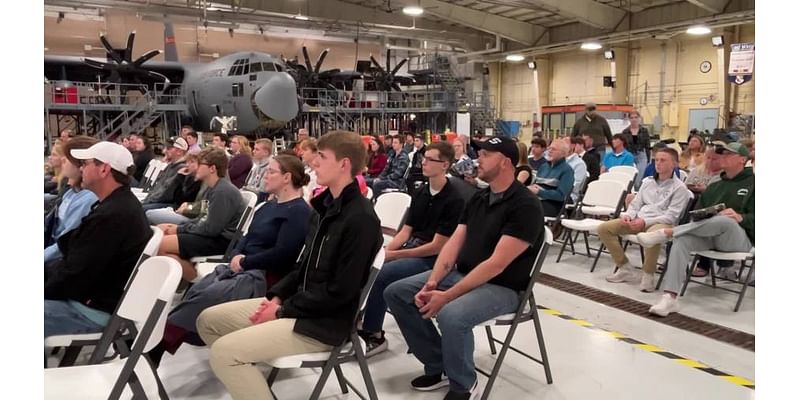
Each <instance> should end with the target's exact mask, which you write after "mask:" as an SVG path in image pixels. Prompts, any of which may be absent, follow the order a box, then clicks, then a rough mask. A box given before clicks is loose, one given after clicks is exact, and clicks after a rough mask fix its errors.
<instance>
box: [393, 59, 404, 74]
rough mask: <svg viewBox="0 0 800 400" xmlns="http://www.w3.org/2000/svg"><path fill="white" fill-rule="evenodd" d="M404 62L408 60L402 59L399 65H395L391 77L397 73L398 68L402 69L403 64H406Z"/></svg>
mask: <svg viewBox="0 0 800 400" xmlns="http://www.w3.org/2000/svg"><path fill="white" fill-rule="evenodd" d="M406 61H408V59H407V58H404V59H402V60H401V61H400V62H399V63H397V65H395V67H394V69H393V70H392V72H391V74H392V75H394V74H396V73H397V71H399V70H400V67H402V66H403V64H405V63H406Z"/></svg>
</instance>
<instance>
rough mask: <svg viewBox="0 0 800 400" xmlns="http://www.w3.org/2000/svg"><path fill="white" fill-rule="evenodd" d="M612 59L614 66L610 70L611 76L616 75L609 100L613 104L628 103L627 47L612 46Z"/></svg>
mask: <svg viewBox="0 0 800 400" xmlns="http://www.w3.org/2000/svg"><path fill="white" fill-rule="evenodd" d="M613 50H614V60H613V61H612V63H614V64H615V65H616V68H615V70H616V71H614V70H612V76H615V77H616V83H615V84H614V88H612V89H611V102H612V103H614V104H627V103H628V67H629V63H628V49H625V48H614V49H613Z"/></svg>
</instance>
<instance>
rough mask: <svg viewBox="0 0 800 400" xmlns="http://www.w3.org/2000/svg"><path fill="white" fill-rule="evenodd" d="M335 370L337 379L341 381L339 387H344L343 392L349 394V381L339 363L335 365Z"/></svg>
mask: <svg viewBox="0 0 800 400" xmlns="http://www.w3.org/2000/svg"><path fill="white" fill-rule="evenodd" d="M333 372H335V373H336V379H337V380H338V381H339V388H341V389H342V394H347V392H349V390H348V389H347V382H345V380H344V374H343V373H342V367H340V366H339V365H338V364H337V365H336V366H335V367H333Z"/></svg>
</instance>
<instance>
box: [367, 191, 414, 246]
mask: <svg viewBox="0 0 800 400" xmlns="http://www.w3.org/2000/svg"><path fill="white" fill-rule="evenodd" d="M410 205H411V196H409V195H407V194H405V193H401V192H390V193H384V194H382V195H380V196H379V197H378V199H377V200H376V201H375V213H376V214H378V219H380V220H381V228H382V229H383V233H384V236H394V235H396V234H397V232H398V231H399V230H400V228H401V227H402V226H401V224H402V223H403V219H404V218H405V213H406V210H407V209H408V207H409V206H410Z"/></svg>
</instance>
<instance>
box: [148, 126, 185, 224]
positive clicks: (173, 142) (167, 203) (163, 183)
mask: <svg viewBox="0 0 800 400" xmlns="http://www.w3.org/2000/svg"><path fill="white" fill-rule="evenodd" d="M187 151H189V144H188V143H187V142H186V139H184V138H182V137H178V138H172V139H170V140H168V141H167V150H166V155H165V156H164V162H166V163H167V164H168V165H167V167H166V168H164V170H163V171H161V173H160V174H158V178H156V181H155V182H153V188H152V189H151V190H150V192H149V193H148V194H147V197H145V198H144V200H142V208H144V210H145V211H148V210H155V209H159V208H164V207H171V206H174V205H176V204H175V203H176V200H175V193H176V192H177V190H178V189H179V188H180V187H181V185H183V179H177V178H178V171H180V169H181V168H183V167H184V166H186V161H185V160H184V156H186V152H187Z"/></svg>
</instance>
